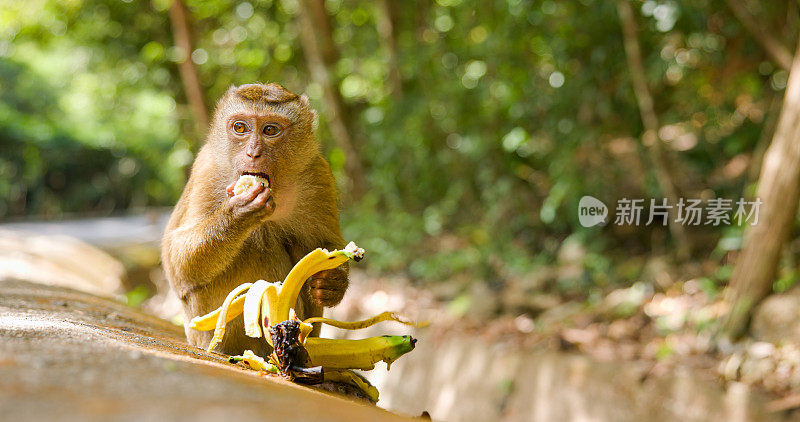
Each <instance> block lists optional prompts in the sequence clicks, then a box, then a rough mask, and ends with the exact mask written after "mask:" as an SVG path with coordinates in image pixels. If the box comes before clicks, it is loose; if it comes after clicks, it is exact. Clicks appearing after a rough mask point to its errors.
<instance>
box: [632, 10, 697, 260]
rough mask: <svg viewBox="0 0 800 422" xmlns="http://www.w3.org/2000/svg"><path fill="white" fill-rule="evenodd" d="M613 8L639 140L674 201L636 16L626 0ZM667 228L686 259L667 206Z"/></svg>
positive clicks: (682, 236)
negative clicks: (636, 111)
mask: <svg viewBox="0 0 800 422" xmlns="http://www.w3.org/2000/svg"><path fill="white" fill-rule="evenodd" d="M617 10H618V12H619V17H620V23H621V24H622V35H623V43H624V45H625V56H626V58H627V61H628V68H629V70H630V76H631V83H632V84H633V91H634V94H635V96H636V102H637V103H638V105H639V114H640V115H641V118H642V123H643V124H644V129H645V131H644V133H643V134H642V143H643V144H644V146H645V148H646V149H647V151H648V153H649V155H650V161H651V164H652V166H653V170H654V172H655V176H656V181H657V182H658V185H659V188H660V189H661V193H663V194H664V195H665V196H666V198H667V200H668V201H669V203H670V204H673V206H675V205H674V204H677V203H678V190H677V188H676V187H675V182H674V180H675V178H674V176H673V175H672V174H671V172H670V166H669V165H668V162H667V157H666V155H665V152H664V145H663V141H662V140H661V138H659V136H658V128H659V125H658V117H657V116H656V112H655V109H654V107H653V97H652V95H650V89H649V88H648V87H647V79H646V78H645V73H644V65H643V64H642V53H641V50H640V48H639V41H638V39H637V35H636V20H635V17H634V15H633V9H632V8H631V5H630V3H629V2H628V0H618V1H617ZM668 218H669V230H670V234H672V237H673V238H674V239H675V243H676V246H677V256H678V258H679V259H686V258H688V257H689V254H690V253H691V244H690V241H689V237H688V235H687V234H686V230H684V228H683V226H682V225H681V224H680V223H678V222H676V221H675V219H676V218H675V210H674V208H670V209H669V217H668Z"/></svg>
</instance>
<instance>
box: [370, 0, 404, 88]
mask: <svg viewBox="0 0 800 422" xmlns="http://www.w3.org/2000/svg"><path fill="white" fill-rule="evenodd" d="M376 8H377V12H378V14H377V25H376V26H377V29H378V35H380V37H381V44H382V45H383V49H384V50H385V51H386V54H387V56H388V57H387V62H388V64H387V67H388V69H389V72H388V73H389V74H388V79H389V81H388V82H389V87H390V89H391V92H392V96H393V97H394V98H395V99H396V100H400V99H402V98H403V85H402V78H401V75H400V60H399V58H398V52H397V38H396V36H395V25H396V21H395V16H397V13H396V12H395V9H394V2H393V1H391V0H379V1H378V2H377V4H376Z"/></svg>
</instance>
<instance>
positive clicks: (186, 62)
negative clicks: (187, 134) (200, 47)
mask: <svg viewBox="0 0 800 422" xmlns="http://www.w3.org/2000/svg"><path fill="white" fill-rule="evenodd" d="M169 20H170V23H171V24H172V36H173V38H174V40H175V45H176V46H177V47H178V48H180V49H181V50H183V52H184V58H183V61H181V62H178V72H179V73H180V75H181V82H182V83H183V89H184V92H185V93H186V99H187V101H189V106H190V107H191V109H192V114H194V118H195V129H196V130H197V133H198V134H199V137H200V138H202V137H203V136H204V135H205V131H206V130H207V129H208V109H207V108H206V103H205V101H204V100H203V88H202V87H201V86H200V79H199V78H198V77H197V70H196V69H195V67H194V63H193V62H192V59H191V55H192V39H191V35H190V31H189V20H188V16H187V11H186V6H184V4H183V0H173V2H172V5H170V7H169Z"/></svg>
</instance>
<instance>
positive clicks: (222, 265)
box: [162, 172, 274, 299]
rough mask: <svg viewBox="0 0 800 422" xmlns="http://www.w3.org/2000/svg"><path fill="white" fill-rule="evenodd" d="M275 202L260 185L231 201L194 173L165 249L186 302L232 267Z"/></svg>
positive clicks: (176, 286)
mask: <svg viewBox="0 0 800 422" xmlns="http://www.w3.org/2000/svg"><path fill="white" fill-rule="evenodd" d="M201 173H202V172H201ZM197 180H200V181H197ZM228 195H231V193H230V192H229V193H228ZM220 196H222V197H223V198H225V199H222V200H220V199H219V197H220ZM271 201H272V199H271V196H270V191H269V189H264V187H263V186H260V185H258V186H255V187H253V188H252V189H250V190H248V191H247V192H244V193H242V194H240V195H236V196H234V197H230V198H226V194H225V192H224V191H220V189H219V188H216V189H215V187H213V186H210V184H209V183H205V180H203V178H202V174H201V175H200V176H198V177H195V175H194V172H193V177H192V178H191V179H190V181H189V184H188V185H187V188H186V190H185V191H184V193H183V195H182V196H181V199H180V200H179V201H178V204H177V205H176V207H175V211H174V212H173V214H172V216H171V217H170V221H169V223H168V225H167V228H166V230H165V233H164V238H163V246H162V261H163V263H164V268H165V270H166V271H167V275H168V277H169V279H170V281H171V282H172V284H173V288H174V289H175V291H176V293H177V294H178V296H179V297H181V299H185V298H186V296H187V295H188V294H189V293H191V292H192V291H195V290H197V289H200V288H202V287H203V286H205V285H207V284H208V283H210V282H211V281H212V280H214V279H215V278H216V277H217V276H218V275H219V274H220V273H221V272H222V271H224V270H225V269H226V268H227V267H228V266H229V265H230V264H231V261H232V260H233V258H234V257H236V255H237V254H238V253H239V251H240V250H241V248H242V245H243V244H244V242H245V240H246V239H247V237H248V236H249V235H250V234H251V233H252V231H253V230H254V229H255V228H256V227H257V225H258V223H259V222H260V221H262V220H263V218H265V216H268V215H269V214H271V212H272V210H273V209H274V203H273V202H271Z"/></svg>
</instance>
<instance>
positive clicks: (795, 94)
mask: <svg viewBox="0 0 800 422" xmlns="http://www.w3.org/2000/svg"><path fill="white" fill-rule="evenodd" d="M798 45H800V43H798ZM798 139H800V51H797V52H796V53H795V56H794V61H793V63H792V70H791V72H790V73H789V83H788V85H787V87H786V94H785V96H784V99H783V107H782V109H781V114H780V118H779V120H778V128H777V129H776V131H775V136H774V137H773V138H772V143H771V144H770V146H769V148H768V149H767V152H766V154H765V155H764V162H763V164H762V166H761V174H760V176H759V178H758V190H757V191H756V198H758V199H760V200H761V202H762V203H763V204H762V205H761V207H760V210H759V213H760V215H759V218H758V224H756V225H750V226H748V227H747V229H746V230H745V233H744V244H743V247H742V251H741V253H740V254H739V257H738V258H737V259H736V266H735V267H734V270H733V275H732V277H731V282H730V286H729V287H728V291H727V292H726V295H725V298H726V301H727V302H728V303H729V304H730V306H731V308H730V311H729V313H728V316H727V318H726V319H725V321H724V324H723V326H722V333H721V334H722V335H723V336H725V337H726V338H728V339H736V338H738V337H740V336H741V335H742V334H744V333H745V331H746V330H747V325H748V323H749V321H750V316H751V314H752V311H753V308H754V307H755V306H756V305H757V304H758V303H759V302H760V301H761V300H762V299H764V298H765V297H766V296H767V295H769V293H770V292H771V291H772V283H773V281H774V278H775V273H776V270H777V267H778V261H779V260H780V257H781V252H782V250H783V245H784V244H785V243H786V241H787V239H788V238H789V234H790V233H791V231H792V225H793V222H794V219H795V216H796V215H797V203H798V199H799V198H798V195H800V142H798Z"/></svg>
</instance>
